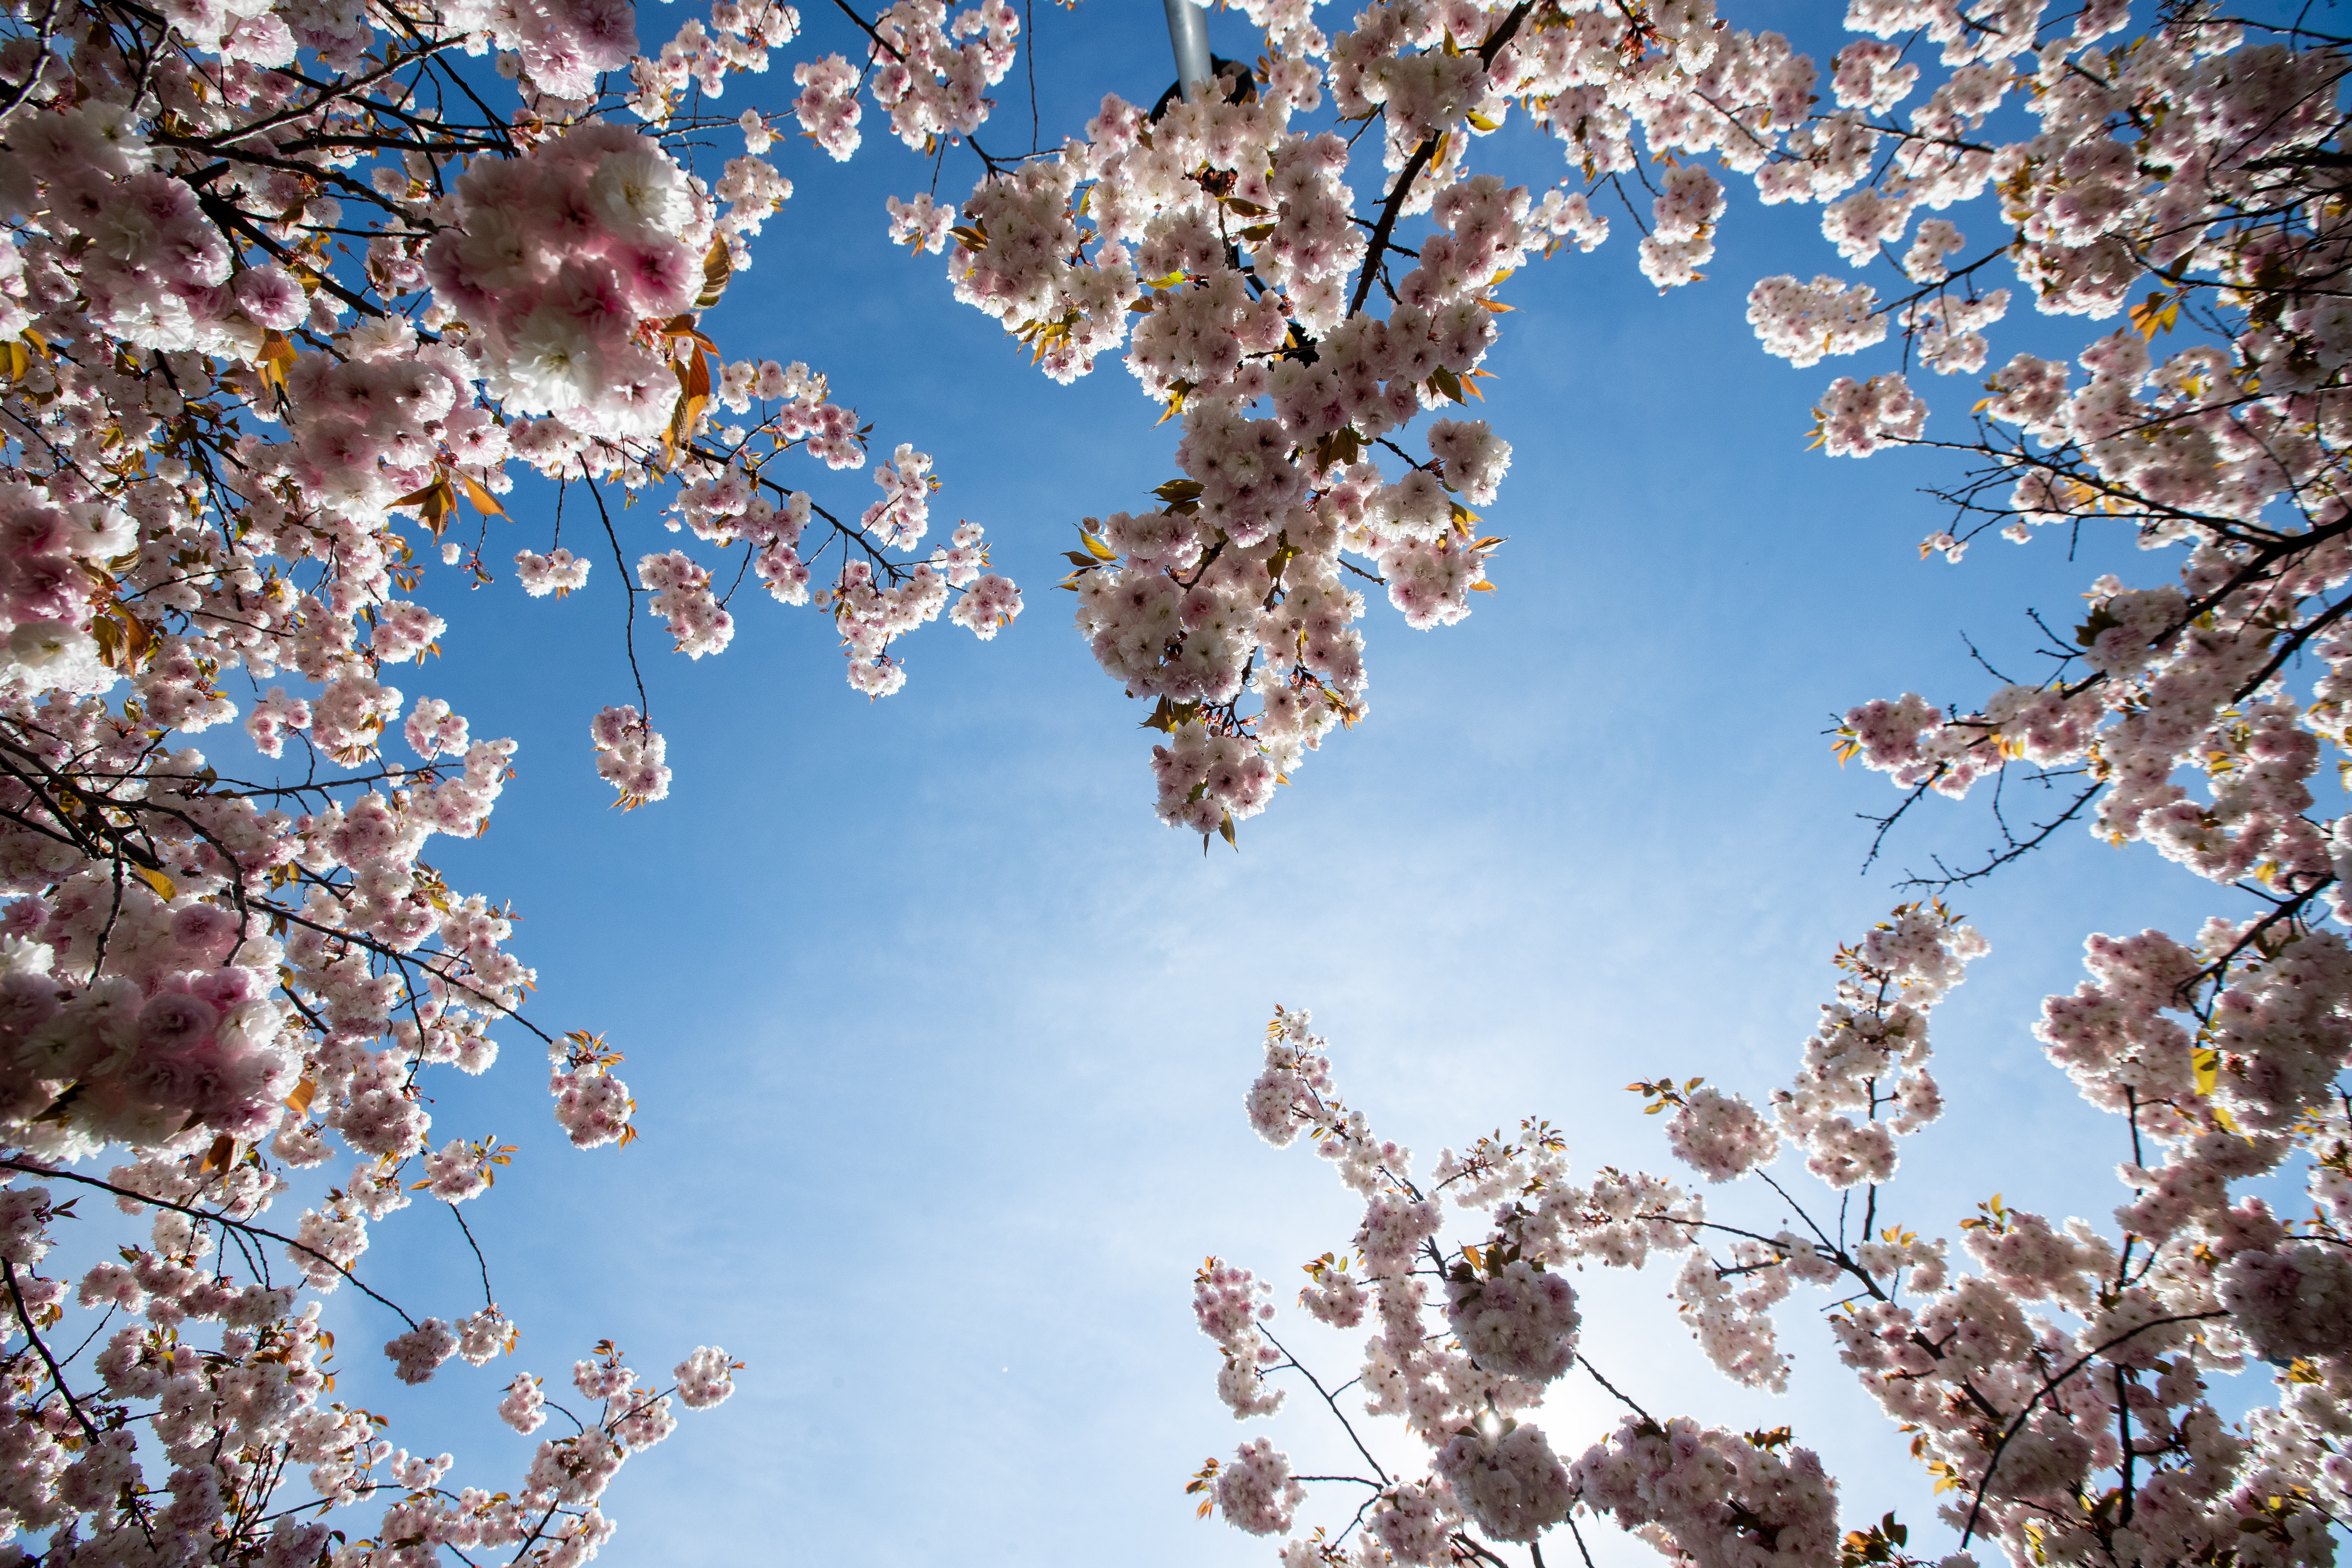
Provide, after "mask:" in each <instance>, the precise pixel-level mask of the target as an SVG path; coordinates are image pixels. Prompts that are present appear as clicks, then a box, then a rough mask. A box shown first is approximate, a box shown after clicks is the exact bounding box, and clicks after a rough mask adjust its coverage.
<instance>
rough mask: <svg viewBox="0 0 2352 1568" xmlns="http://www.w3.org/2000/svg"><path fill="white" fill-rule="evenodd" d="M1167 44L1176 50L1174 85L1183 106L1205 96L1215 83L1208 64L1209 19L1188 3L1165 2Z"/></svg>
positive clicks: (1175, 0) (1183, 1)
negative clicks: (1179, 89) (1208, 86)
mask: <svg viewBox="0 0 2352 1568" xmlns="http://www.w3.org/2000/svg"><path fill="white" fill-rule="evenodd" d="M1167 5H1168V41H1169V43H1171V44H1172V45H1173V46H1175V49H1176V82H1177V85H1178V86H1179V87H1181V89H1183V93H1184V100H1185V101H1186V102H1187V103H1191V102H1194V101H1197V100H1199V99H1201V98H1202V97H1203V96H1205V94H1206V92H1207V90H1208V88H1207V84H1208V83H1211V82H1213V81H1215V80H1216V79H1217V73H1216V71H1215V70H1214V68H1212V67H1211V66H1210V64H1209V18H1208V16H1207V14H1206V13H1205V12H1203V11H1202V9H1201V7H1200V6H1198V5H1194V4H1193V3H1192V0H1167Z"/></svg>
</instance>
